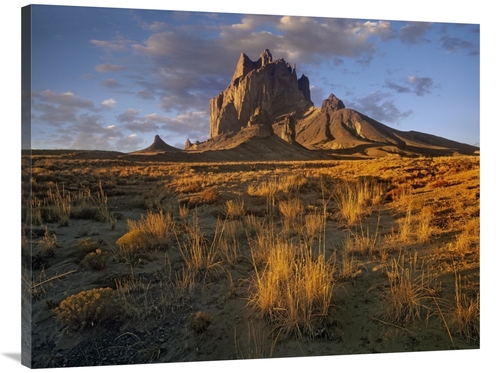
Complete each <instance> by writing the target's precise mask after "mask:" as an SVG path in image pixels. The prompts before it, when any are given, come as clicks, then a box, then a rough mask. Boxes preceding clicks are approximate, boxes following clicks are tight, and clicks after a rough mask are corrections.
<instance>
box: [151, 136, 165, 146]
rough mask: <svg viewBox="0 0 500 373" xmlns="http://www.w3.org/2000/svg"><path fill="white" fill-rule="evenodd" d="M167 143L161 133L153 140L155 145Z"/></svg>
mask: <svg viewBox="0 0 500 373" xmlns="http://www.w3.org/2000/svg"><path fill="white" fill-rule="evenodd" d="M163 144H165V145H167V143H166V142H165V141H163V139H162V138H161V137H160V135H156V136H155V139H154V141H153V145H163Z"/></svg>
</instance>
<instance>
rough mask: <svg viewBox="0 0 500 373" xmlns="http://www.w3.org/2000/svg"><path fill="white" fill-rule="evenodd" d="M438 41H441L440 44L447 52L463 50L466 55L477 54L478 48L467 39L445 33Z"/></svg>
mask: <svg viewBox="0 0 500 373" xmlns="http://www.w3.org/2000/svg"><path fill="white" fill-rule="evenodd" d="M439 41H440V42H441V46H442V47H443V48H444V49H445V50H446V52H447V53H455V52H458V51H465V52H466V53H467V54H468V55H471V56H477V55H479V48H478V47H477V46H476V45H475V44H473V43H472V42H470V41H468V40H464V39H461V38H455V37H451V36H448V35H445V36H443V37H441V39H439Z"/></svg>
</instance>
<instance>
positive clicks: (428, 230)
mask: <svg viewBox="0 0 500 373" xmlns="http://www.w3.org/2000/svg"><path fill="white" fill-rule="evenodd" d="M432 218H433V208H432V207H431V206H425V207H423V208H422V209H421V210H420V215H419V217H418V223H417V228H416V230H417V232H416V233H417V241H418V242H420V243H422V242H424V243H425V242H429V240H430V238H431V235H432V225H431V221H432Z"/></svg>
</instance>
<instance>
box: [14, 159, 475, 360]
mask: <svg viewBox="0 0 500 373" xmlns="http://www.w3.org/2000/svg"><path fill="white" fill-rule="evenodd" d="M23 166H24V167H23V184H22V186H23V190H22V192H23V203H24V205H23V214H22V219H23V221H22V223H23V229H22V235H23V240H22V263H23V278H22V280H23V281H22V282H23V294H24V298H25V301H27V300H28V299H29V300H31V302H32V309H33V320H32V321H33V330H34V331H36V334H34V337H33V338H34V340H33V346H34V349H33V364H34V366H35V367H51V366H80V365H89V364H96V365H97V364H99V365H101V364H125V363H149V362H174V361H197V360H198V361H199V360H219V359H240V358H263V357H266V358H267V357H283V356H312V355H332V354H351V353H373V352H396V351H429V350H436V349H439V350H447V349H474V348H479V314H480V312H479V310H480V308H479V299H480V294H479V231H480V223H479V212H480V211H479V198H480V194H479V157H472V156H460V157H458V156H457V157H439V158H423V157H422V158H399V157H394V158H392V157H390V158H386V159H384V161H383V162H381V161H380V160H369V159H365V160H362V161H356V160H332V161H303V162H299V161H294V162H285V161H282V162H278V161H275V162H271V161H269V162H257V163H251V164H250V163H246V162H226V163H215V162H211V163H181V162H169V161H168V160H165V161H162V160H161V159H160V158H154V160H152V158H148V157H143V156H131V155H130V156H123V157H117V156H109V157H103V156H102V155H101V156H99V157H97V156H96V157H93V156H92V154H91V153H90V155H88V156H86V157H83V156H81V155H78V154H60V155H50V154H47V155H44V154H38V155H33V156H30V157H28V156H26V157H24V158H23ZM68 340H71V341H72V342H71V343H72V344H71V347H69V348H68V347H67V346H64V344H65V343H67V341H68Z"/></svg>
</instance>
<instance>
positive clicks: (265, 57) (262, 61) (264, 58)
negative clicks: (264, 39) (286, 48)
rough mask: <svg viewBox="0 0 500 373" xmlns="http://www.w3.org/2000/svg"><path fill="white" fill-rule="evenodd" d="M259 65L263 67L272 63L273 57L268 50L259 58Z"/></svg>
mask: <svg viewBox="0 0 500 373" xmlns="http://www.w3.org/2000/svg"><path fill="white" fill-rule="evenodd" d="M259 61H260V65H261V66H264V65H267V64H268V63H269V62H272V61H273V55H272V54H271V52H270V51H269V49H266V50H265V51H264V52H262V54H261V55H260V57H259Z"/></svg>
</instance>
